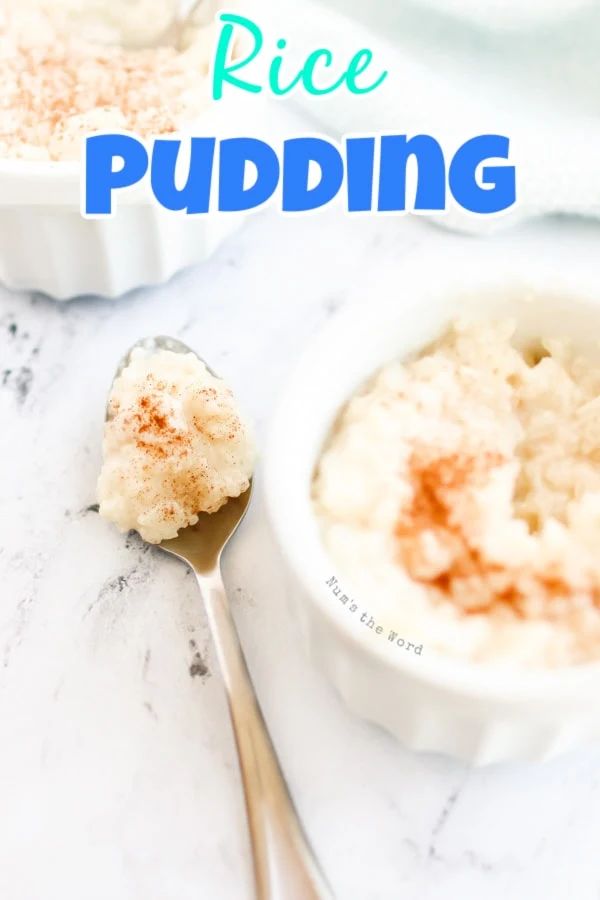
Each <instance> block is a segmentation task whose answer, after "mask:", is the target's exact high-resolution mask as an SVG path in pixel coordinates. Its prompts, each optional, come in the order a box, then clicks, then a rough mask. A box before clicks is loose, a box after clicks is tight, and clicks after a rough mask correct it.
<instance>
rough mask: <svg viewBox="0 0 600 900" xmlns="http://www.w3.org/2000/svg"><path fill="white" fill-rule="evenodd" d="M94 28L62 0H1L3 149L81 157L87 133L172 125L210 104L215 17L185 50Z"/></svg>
mask: <svg viewBox="0 0 600 900" xmlns="http://www.w3.org/2000/svg"><path fill="white" fill-rule="evenodd" d="M146 4H148V0H146ZM163 6H164V4H163ZM164 12H165V10H164V9H163V10H162V13H163V14H164ZM167 13H168V10H167ZM86 33H89V29H88V32H85V31H84V30H83V29H82V28H81V27H80V25H79V24H78V21H77V20H72V19H71V18H70V17H69V15H68V14H67V13H66V12H65V9H63V7H62V6H61V4H56V5H53V4H52V3H50V2H46V3H42V2H40V0H38V2H33V0H23V3H20V4H19V5H18V6H17V5H15V4H13V3H11V2H7V0H0V81H1V83H2V94H1V97H0V155H3V156H17V157H24V158H33V159H36V158H39V159H48V158H49V159H68V158H73V159H75V158H78V157H79V154H80V150H81V139H82V137H83V136H84V135H85V134H87V133H91V132H94V131H100V130H111V129H118V130H129V131H133V132H135V133H136V134H139V135H142V136H151V135H160V134H168V133H172V132H173V131H176V130H178V129H181V128H182V127H184V126H185V125H186V124H189V123H191V122H192V121H193V120H194V119H195V118H196V117H197V116H198V115H199V114H200V113H201V111H202V110H203V109H204V107H205V106H206V103H207V98H208V81H207V78H206V76H207V72H208V66H209V60H210V55H209V48H210V41H211V40H212V34H213V32H212V27H210V28H208V27H207V28H202V29H198V30H197V32H195V33H194V34H193V36H192V40H191V43H190V46H189V47H188V48H187V49H186V50H185V52H177V51H176V50H175V49H173V48H171V47H158V48H152V49H142V50H138V49H125V48H123V47H120V46H116V45H104V46H103V45H102V43H98V42H95V41H93V40H90V39H89V38H86V37H85V35H86ZM82 35H83V36H82Z"/></svg>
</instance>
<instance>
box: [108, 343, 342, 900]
mask: <svg viewBox="0 0 600 900" xmlns="http://www.w3.org/2000/svg"><path fill="white" fill-rule="evenodd" d="M138 347H141V348H143V349H144V350H146V351H148V352H149V353H152V352H155V351H157V350H171V351H173V352H175V353H193V352H194V351H193V350H191V349H190V348H189V347H187V346H186V345H185V344H184V343H182V342H181V341H178V340H176V339H174V338H169V337H154V338H145V339H144V340H142V341H139V342H138V343H137V344H135V345H134V346H133V347H132V348H131V349H130V350H129V352H128V353H127V354H126V355H125V357H124V358H123V359H122V360H121V362H120V364H119V366H118V367H117V371H116V373H115V379H116V378H118V376H119V375H120V374H121V373H122V371H123V369H125V368H126V367H127V366H128V365H129V362H130V359H131V354H132V352H133V350H135V349H137V348H138ZM195 355H196V356H197V354H195ZM198 358H199V359H200V357H198ZM201 361H202V362H204V360H201ZM204 364H205V365H206V363H204ZM207 368H208V367H207ZM209 371H212V370H210V369H209ZM212 374H215V373H214V372H213V373H212ZM113 383H114V381H113ZM111 392H112V387H111ZM107 418H109V412H108V408H107ZM251 491H252V485H250V487H249V488H248V490H247V491H246V492H245V493H244V494H242V495H241V496H240V497H236V498H235V499H231V500H229V501H228V502H227V503H226V504H225V505H224V506H222V507H221V509H220V510H219V511H218V512H216V513H212V514H210V515H209V514H208V513H201V514H200V520H199V521H198V523H197V524H196V525H192V526H190V527H189V528H184V529H182V530H181V531H180V532H179V535H178V536H177V537H176V538H173V539H172V540H168V541H163V542H162V543H161V544H158V546H159V547H160V548H161V550H164V551H165V552H166V553H170V554H171V555H172V556H176V557H177V559H180V560H182V561H183V562H185V563H187V564H188V566H190V568H191V569H192V571H193V572H194V573H195V575H196V578H197V580H198V585H199V587H200V592H201V594H202V597H203V599H204V605H205V608H206V613H207V617H208V622H209V625H210V629H211V632H212V637H213V641H214V643H215V648H216V652H217V658H218V660H219V665H220V668H221V673H222V675H223V681H224V684H225V691H226V693H227V700H228V703H229V712H230V714H231V722H232V725H233V731H234V735H235V741H236V745H237V751H238V758H239V763H240V770H241V775H242V783H243V786H244V795H245V799H246V811H247V814H248V823H249V828H250V840H251V846H252V856H253V863H254V876H255V884H256V896H257V898H258V900H323V898H330V897H332V894H331V892H330V890H329V888H328V886H327V883H326V881H325V878H324V876H323V875H322V873H321V870H320V868H319V865H318V863H317V861H316V859H315V856H314V854H313V852H312V850H311V848H310V845H309V843H308V840H307V838H306V835H305V833H304V830H303V828H302V824H301V822H300V819H299V818H298V814H297V812H296V809H295V807H294V803H293V800H292V798H291V796H290V793H289V790H288V787H287V784H286V781H285V778H284V775H283V773H282V771H281V767H280V765H279V761H278V759H277V754H276V753H275V749H274V747H273V744H272V742H271V738H270V736H269V732H268V730H267V726H266V724H265V720H264V718H263V715H262V712H261V709H260V706H259V704H258V700H257V698H256V694H255V692H254V688H253V686H252V680H251V678H250V674H249V672H248V668H247V666H246V660H245V658H244V654H243V652H242V648H241V646H240V642H239V638H238V634H237V630H236V627H235V623H234V621H233V617H232V615H231V610H230V607H229V602H228V600H227V594H226V592H225V587H224V585H223V579H222V575H221V555H222V552H223V550H224V548H225V546H226V545H227V544H228V542H229V540H230V538H231V537H232V535H233V534H234V532H235V531H236V529H237V527H238V525H239V524H240V522H241V521H242V519H243V517H244V515H245V513H246V510H247V508H248V504H249V502H250V495H251Z"/></svg>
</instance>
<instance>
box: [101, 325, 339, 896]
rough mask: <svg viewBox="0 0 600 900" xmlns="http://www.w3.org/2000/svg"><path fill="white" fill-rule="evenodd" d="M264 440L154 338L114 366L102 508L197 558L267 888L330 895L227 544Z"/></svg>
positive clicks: (191, 356) (200, 366)
mask: <svg viewBox="0 0 600 900" xmlns="http://www.w3.org/2000/svg"><path fill="white" fill-rule="evenodd" d="M254 462H255V445H254V440H253V438H252V435H251V432H250V428H249V426H248V423H247V422H246V421H245V420H244V419H243V417H242V416H241V414H240V412H239V411H238V408H237V405H236V403H235V400H234V397H233V394H232V392H231V390H230V389H229V388H228V387H227V386H226V384H225V383H224V382H223V381H222V380H221V379H220V378H218V377H217V376H216V375H215V374H214V372H212V371H211V370H210V369H209V368H208V366H207V365H206V364H205V363H204V362H203V361H202V360H201V359H200V358H199V357H198V356H196V354H195V353H193V352H192V351H191V350H190V349H189V347H186V346H185V345H184V344H182V343H181V342H180V341H176V340H173V339H172V338H150V339H147V340H145V341H141V342H140V343H139V344H137V345H136V346H135V347H134V348H132V350H131V351H130V352H129V353H128V354H127V356H126V357H125V358H124V360H123V361H122V363H121V365H120V366H119V368H118V370H117V374H116V377H115V380H114V382H113V386H112V389H111V392H110V396H109V401H108V406H107V410H106V425H105V433H104V465H103V467H102V471H101V473H100V478H99V483H98V495H99V500H100V513H101V514H102V515H103V516H105V517H106V518H108V519H110V520H111V521H113V522H114V523H115V524H116V525H117V526H118V527H119V528H120V529H121V531H127V530H128V529H131V528H133V529H136V530H137V531H139V533H140V535H141V536H142V537H143V538H144V539H145V540H147V541H149V542H150V543H153V544H158V545H159V546H160V548H161V549H162V550H165V551H166V552H167V553H170V554H172V555H173V556H176V557H177V558H178V559H181V560H183V561H184V562H186V563H187V564H188V565H189V566H191V568H192V569H193V571H194V573H195V575H196V578H197V580H198V584H199V586H200V590H201V592H202V596H203V598H204V603H205V607H206V612H207V617H208V621H209V624H210V627H211V631H212V636H213V640H214V642H215V648H216V652H217V658H218V660H219V665H220V667H221V672H222V674H223V680H224V683H225V689H226V692H227V698H228V701H229V710H230V714H231V720H232V724H233V729H234V733H235V738H236V746H237V750H238V756H239V761H240V769H241V774H242V781H243V785H244V793H245V798H246V809H247V813H248V822H249V827H250V837H251V845H252V853H253V859H254V872H255V880H256V895H257V897H258V898H259V900H275V897H277V898H278V900H292V898H294V900H300V898H302V900H317V898H325V897H329V896H330V892H329V889H328V887H327V885H326V882H325V880H324V878H323V876H322V874H321V872H320V870H319V867H318V864H317V862H316V860H315V858H314V856H313V853H312V851H311V849H310V846H309V844H308V841H307V839H306V837H305V835H304V832H303V829H302V825H301V823H300V820H299V818H298V815H297V813H296V810H295V808H294V804H293V801H292V799H291V797H290V794H289V791H288V788H287V785H286V782H285V778H284V776H283V773H282V771H281V768H280V765H279V761H278V759H277V755H276V753H275V750H274V748H273V745H272V743H271V738H270V736H269V732H268V730H267V726H266V724H265V721H264V719H263V716H262V712H261V710H260V707H259V705H258V701H257V698H256V694H255V692H254V687H253V685H252V681H251V678H250V674H249V672H248V669H247V666H246V661H245V658H244V655H243V652H242V648H241V646H240V642H239V638H238V634H237V630H236V627H235V623H234V621H233V617H232V615H231V611H230V608H229V602H228V600H227V594H226V592H225V587H224V585H223V580H222V575H221V554H222V552H223V549H224V548H225V546H226V544H227V543H228V542H229V539H230V538H231V536H232V535H233V533H234V532H235V530H236V529H237V527H238V525H239V523H240V522H241V520H242V518H243V517H244V514H245V512H246V509H247V507H248V503H249V500H250V494H251V486H252V472H253V468H254Z"/></svg>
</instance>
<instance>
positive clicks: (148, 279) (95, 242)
mask: <svg viewBox="0 0 600 900" xmlns="http://www.w3.org/2000/svg"><path fill="white" fill-rule="evenodd" d="M262 110H263V107H262V105H261V104H259V103H251V104H248V103H247V104H245V105H244V104H243V103H240V102H239V101H238V100H237V98H235V97H233V96H232V99H231V100H229V101H227V102H226V101H222V102H220V103H215V104H212V105H211V107H210V108H209V110H208V111H207V113H206V115H205V116H204V117H203V118H202V121H201V123H199V124H198V127H195V128H194V134H207V135H216V136H218V137H225V136H227V135H228V134H235V133H237V134H243V133H244V129H245V128H248V130H250V125H252V130H251V133H255V130H256V127H257V122H258V123H260V122H261V117H262ZM242 218H243V216H242V215H241V214H237V213H235V214H229V213H227V214H225V213H220V214H219V213H217V214H208V215H198V216H186V215H185V214H183V213H169V212H166V211H165V210H164V209H162V208H161V207H160V206H159V205H158V204H157V203H156V202H154V201H153V199H152V198H151V197H150V196H149V193H148V190H147V188H143V187H140V189H137V188H136V189H133V190H131V191H128V192H126V193H125V194H124V195H123V197H122V198H118V200H117V211H116V213H115V214H114V215H113V216H111V217H110V218H107V219H84V218H83V217H82V216H81V214H80V166H79V163H78V162H71V161H65V162H50V161H47V162H46V161H41V162H34V161H29V160H0V281H2V282H3V283H4V284H6V285H7V286H8V287H10V288H14V289H22V290H35V291H42V292H43V293H45V294H49V295H50V296H52V297H55V298H56V299H59V300H66V299H69V298H71V297H75V296H78V295H80V294H100V295H103V296H107V297H117V296H119V295H120V294H123V293H125V292H126V291H129V290H131V289H133V288H137V287H141V286H142V285H149V284H158V283H160V282H163V281H166V280H167V279H168V278H170V277H171V276H172V275H173V274H174V273H175V272H177V271H178V270H180V269H183V268H185V267H186V266H190V265H192V264H194V263H198V262H202V261H203V260H204V259H206V258H207V257H208V256H210V254H211V253H212V252H213V251H214V250H215V249H216V248H217V247H218V246H219V244H220V243H221V242H222V240H223V239H224V238H225V237H226V236H227V235H228V234H230V233H231V232H232V231H233V230H234V229H235V228H236V227H237V226H238V224H239V223H240V221H241V220H242Z"/></svg>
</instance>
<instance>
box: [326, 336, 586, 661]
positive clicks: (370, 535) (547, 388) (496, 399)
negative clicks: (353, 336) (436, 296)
mask: <svg viewBox="0 0 600 900" xmlns="http://www.w3.org/2000/svg"><path fill="white" fill-rule="evenodd" d="M514 330H515V329H514V324H513V323H511V322H500V323H498V322H493V323H469V322H466V323H465V322H457V323H455V324H454V325H453V326H452V327H451V328H450V329H449V330H448V332H447V333H446V334H444V335H443V336H442V337H441V338H440V340H439V341H437V342H436V343H435V344H433V345H432V346H431V347H429V348H428V349H427V350H426V351H424V352H423V353H422V354H421V355H420V356H418V357H416V358H414V359H412V360H409V361H407V362H396V363H392V364H389V365H387V366H385V367H384V368H383V369H382V370H381V371H380V372H379V373H377V375H376V376H375V377H374V378H373V379H372V380H371V382H369V383H368V384H367V385H366V386H365V387H364V388H363V389H362V390H360V391H359V392H357V393H356V394H355V395H354V396H353V397H352V398H351V399H350V401H349V402H348V403H347V405H346V406H345V407H344V409H343V410H342V412H341V414H340V416H339V417H338V419H337V420H336V422H335V424H334V427H333V429H332V432H331V434H330V436H329V439H328V441H327V443H326V445H325V448H324V450H323V453H322V455H321V457H320V459H319V462H318V466H317V469H316V472H315V477H314V484H313V502H314V508H315V512H316V515H317V517H318V520H319V523H320V526H321V531H322V534H323V538H324V542H325V544H326V546H327V549H328V551H329V553H330V555H331V558H332V559H333V560H334V562H335V563H336V564H337V566H338V567H339V572H340V574H341V575H343V576H344V578H346V579H348V581H349V582H350V583H351V584H352V585H353V587H354V590H355V593H356V594H357V596H359V597H360V598H361V599H362V600H363V602H364V603H365V604H368V607H369V612H372V613H373V615H375V614H377V615H379V617H380V618H382V617H383V619H384V621H386V623H387V624H388V625H389V627H390V629H392V630H395V631H398V630H400V629H404V630H405V631H407V632H410V633H411V634H412V635H415V636H417V637H419V638H420V639H421V640H422V641H423V643H427V644H428V646H429V648H430V650H432V649H439V650H440V651H441V652H443V653H450V654H453V655H457V656H461V657H468V658H470V659H473V660H479V661H485V662H498V663H499V662H502V663H504V664H507V663H510V664H511V665H514V664H517V665H520V666H524V667H533V668H540V667H547V666H558V665H570V664H574V663H580V662H584V661H587V660H592V659H598V658H600V554H599V553H598V547H599V546H600V354H598V352H597V351H594V349H593V348H589V347H588V348H587V349H586V351H585V353H581V352H579V353H578V352H577V351H576V350H575V349H574V348H573V347H572V346H570V345H569V344H568V343H566V342H565V341H562V340H556V339H543V340H538V339H536V340H535V341H533V342H529V343H525V344H522V343H517V342H516V341H515V340H514V338H513V334H514Z"/></svg>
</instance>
